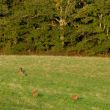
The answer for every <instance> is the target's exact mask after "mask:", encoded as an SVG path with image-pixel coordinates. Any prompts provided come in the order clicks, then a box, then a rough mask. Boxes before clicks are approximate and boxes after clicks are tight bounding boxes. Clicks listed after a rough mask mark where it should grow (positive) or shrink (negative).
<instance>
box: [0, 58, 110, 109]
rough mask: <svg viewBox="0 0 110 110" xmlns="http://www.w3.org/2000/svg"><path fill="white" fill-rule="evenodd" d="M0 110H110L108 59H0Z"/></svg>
mask: <svg viewBox="0 0 110 110" xmlns="http://www.w3.org/2000/svg"><path fill="white" fill-rule="evenodd" d="M19 67H23V68H24V69H25V71H26V73H27V74H28V76H19V75H18V70H19ZM33 89H37V90H38V96H34V97H33V96H32V90H33ZM73 95H78V97H79V99H78V100H76V101H74V100H72V99H71V97H72V96H73ZM0 110H110V58H96V57H60V56H58V57H56V56H0Z"/></svg>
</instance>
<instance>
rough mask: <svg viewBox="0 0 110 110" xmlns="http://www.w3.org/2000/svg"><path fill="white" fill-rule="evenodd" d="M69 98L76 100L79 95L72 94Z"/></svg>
mask: <svg viewBox="0 0 110 110" xmlns="http://www.w3.org/2000/svg"><path fill="white" fill-rule="evenodd" d="M71 99H72V100H74V101H76V100H78V99H79V96H78V95H72V96H71Z"/></svg>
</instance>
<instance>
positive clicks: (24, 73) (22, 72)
mask: <svg viewBox="0 0 110 110" xmlns="http://www.w3.org/2000/svg"><path fill="white" fill-rule="evenodd" d="M19 75H20V76H27V74H26V72H25V70H24V69H23V68H22V67H20V68H19Z"/></svg>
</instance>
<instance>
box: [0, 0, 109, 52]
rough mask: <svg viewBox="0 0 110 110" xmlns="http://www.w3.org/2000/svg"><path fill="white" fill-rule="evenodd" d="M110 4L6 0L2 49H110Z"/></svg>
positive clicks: (1, 12)
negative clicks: (109, 44)
mask: <svg viewBox="0 0 110 110" xmlns="http://www.w3.org/2000/svg"><path fill="white" fill-rule="evenodd" d="M109 7H110V0H106V1H105V0H101V1H100V0H66V1H65V0H60V1H57V0H16V1H15V0H2V1H0V50H4V51H5V53H7V52H6V51H8V50H10V54H11V52H12V53H19V52H27V51H28V50H30V51H32V52H37V51H54V52H57V51H62V50H64V51H65V50H70V51H75V52H76V53H77V52H78V53H79V52H80V51H81V52H82V51H83V52H85V53H86V54H93V53H94V54H100V53H103V52H105V53H109V52H110V51H108V50H110V48H109V46H105V44H107V45H108V41H109V40H107V39H110V22H109V20H110V14H109V13H110V8H109ZM61 35H62V36H63V40H62V41H61ZM7 42H8V43H7ZM62 42H63V43H64V46H63V47H62ZM8 45H9V46H8ZM9 47H10V48H9ZM6 48H7V49H6ZM8 48H9V49H8ZM98 48H99V50H98Z"/></svg>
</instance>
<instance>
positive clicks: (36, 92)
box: [32, 89, 38, 97]
mask: <svg viewBox="0 0 110 110" xmlns="http://www.w3.org/2000/svg"><path fill="white" fill-rule="evenodd" d="M32 96H33V97H35V96H38V90H37V89H33V90H32Z"/></svg>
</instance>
